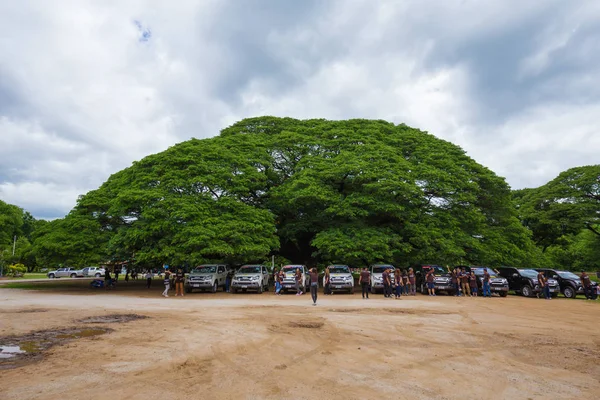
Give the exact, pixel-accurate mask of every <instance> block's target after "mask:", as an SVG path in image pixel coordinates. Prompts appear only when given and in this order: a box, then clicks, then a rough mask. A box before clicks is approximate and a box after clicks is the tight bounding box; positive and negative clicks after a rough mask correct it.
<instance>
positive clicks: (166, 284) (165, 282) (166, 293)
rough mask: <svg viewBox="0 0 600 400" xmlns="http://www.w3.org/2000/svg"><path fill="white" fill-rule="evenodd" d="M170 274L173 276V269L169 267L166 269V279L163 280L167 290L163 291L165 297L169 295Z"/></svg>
mask: <svg viewBox="0 0 600 400" xmlns="http://www.w3.org/2000/svg"><path fill="white" fill-rule="evenodd" d="M167 268H168V267H167ZM170 276H171V271H169V270H168V269H166V270H165V278H164V281H163V282H164V284H165V290H164V291H163V292H162V295H163V296H164V297H169V287H170V285H171V280H170V279H169V277H170Z"/></svg>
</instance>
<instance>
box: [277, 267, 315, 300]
mask: <svg viewBox="0 0 600 400" xmlns="http://www.w3.org/2000/svg"><path fill="white" fill-rule="evenodd" d="M282 269H283V273H284V277H283V285H282V286H283V292H284V293H287V292H288V290H290V289H291V290H296V270H297V269H300V273H301V274H302V277H301V279H300V290H301V291H303V292H305V293H306V290H307V289H308V281H309V280H310V277H309V275H308V269H307V268H306V267H305V266H304V265H286V266H284V267H283V268H282Z"/></svg>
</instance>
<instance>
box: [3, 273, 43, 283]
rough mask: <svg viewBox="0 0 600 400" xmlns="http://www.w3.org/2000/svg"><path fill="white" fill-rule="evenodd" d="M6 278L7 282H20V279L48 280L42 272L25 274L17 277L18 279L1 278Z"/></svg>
mask: <svg viewBox="0 0 600 400" xmlns="http://www.w3.org/2000/svg"><path fill="white" fill-rule="evenodd" d="M3 278H6V279H7V280H15V281H18V280H21V279H45V278H48V276H47V275H46V274H45V273H43V272H32V273H27V274H25V275H24V276H21V277H18V278H13V277H3Z"/></svg>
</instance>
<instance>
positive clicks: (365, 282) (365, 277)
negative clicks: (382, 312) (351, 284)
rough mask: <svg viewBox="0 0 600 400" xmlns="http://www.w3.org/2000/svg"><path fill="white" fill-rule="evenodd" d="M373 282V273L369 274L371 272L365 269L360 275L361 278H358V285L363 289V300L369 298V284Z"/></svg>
mask: <svg viewBox="0 0 600 400" xmlns="http://www.w3.org/2000/svg"><path fill="white" fill-rule="evenodd" d="M370 282H371V273H370V272H369V270H368V269H367V267H364V268H363V270H362V271H361V273H360V277H359V278H358V284H359V285H360V287H361V288H362V298H363V299H364V298H365V295H366V298H367V299H368V298H369V283H370Z"/></svg>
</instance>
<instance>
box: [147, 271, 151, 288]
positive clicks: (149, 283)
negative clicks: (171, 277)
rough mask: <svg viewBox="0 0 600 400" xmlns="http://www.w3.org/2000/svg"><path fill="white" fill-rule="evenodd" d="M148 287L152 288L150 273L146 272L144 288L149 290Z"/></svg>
mask: <svg viewBox="0 0 600 400" xmlns="http://www.w3.org/2000/svg"><path fill="white" fill-rule="evenodd" d="M150 286H152V271H150V270H148V272H146V287H147V288H148V289H150Z"/></svg>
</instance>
